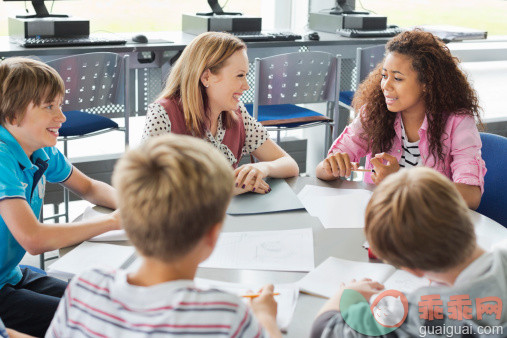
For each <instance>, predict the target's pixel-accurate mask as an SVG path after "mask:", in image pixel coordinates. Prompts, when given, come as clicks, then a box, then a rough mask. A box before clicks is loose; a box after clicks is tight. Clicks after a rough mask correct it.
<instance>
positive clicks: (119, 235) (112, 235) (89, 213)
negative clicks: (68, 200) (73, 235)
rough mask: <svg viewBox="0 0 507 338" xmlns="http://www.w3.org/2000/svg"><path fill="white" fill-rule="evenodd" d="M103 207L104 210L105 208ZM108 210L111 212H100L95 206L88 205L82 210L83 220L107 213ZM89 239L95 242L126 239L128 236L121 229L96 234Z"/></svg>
mask: <svg viewBox="0 0 507 338" xmlns="http://www.w3.org/2000/svg"><path fill="white" fill-rule="evenodd" d="M103 209H104V210H106V209H105V208H103ZM109 212H111V210H107V212H101V211H99V210H97V208H96V207H91V206H88V207H86V209H85V211H84V212H83V220H90V219H94V218H97V217H102V216H104V215H106V214H108V213H109ZM89 240H90V241H95V242H109V241H127V240H128V237H127V234H126V233H125V230H123V229H121V230H111V231H108V232H104V233H103V234H100V235H97V236H95V237H93V238H90V239H89Z"/></svg>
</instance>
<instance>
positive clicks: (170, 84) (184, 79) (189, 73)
mask: <svg viewBox="0 0 507 338" xmlns="http://www.w3.org/2000/svg"><path fill="white" fill-rule="evenodd" d="M244 49H246V45H245V43H244V42H243V41H241V40H240V39H238V38H237V37H235V36H234V35H231V34H228V33H220V32H207V33H203V34H201V35H199V36H197V37H196V38H195V39H193V40H192V42H190V44H189V45H188V46H187V47H185V49H184V50H183V53H182V54H181V56H180V58H179V59H178V61H177V62H176V64H175V65H174V67H173V68H172V69H171V73H170V74H169V77H168V78H167V83H166V86H165V88H164V90H163V91H162V93H161V94H160V96H159V97H158V99H157V100H159V99H162V98H172V99H177V100H180V102H179V103H180V104H181V106H182V110H183V114H184V116H185V123H186V127H187V130H188V131H189V132H191V133H193V134H194V135H195V136H199V137H202V136H203V135H204V133H205V131H206V123H207V122H208V116H207V108H208V107H207V104H208V97H207V95H206V88H205V87H204V85H203V84H202V82H201V75H202V74H203V73H204V71H206V70H208V69H209V70H210V72H211V73H212V74H218V72H219V71H220V69H222V67H223V66H224V65H225V63H226V61H227V59H228V58H229V57H231V56H232V55H233V54H234V53H236V52H237V51H240V50H244ZM223 121H224V126H225V127H226V128H230V127H231V125H232V123H233V122H234V121H235V116H234V115H232V113H231V112H228V114H225V115H224V116H223Z"/></svg>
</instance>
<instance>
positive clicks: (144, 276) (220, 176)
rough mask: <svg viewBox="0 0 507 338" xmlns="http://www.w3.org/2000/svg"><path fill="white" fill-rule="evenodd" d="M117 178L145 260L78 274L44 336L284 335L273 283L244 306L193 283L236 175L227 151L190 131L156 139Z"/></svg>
mask: <svg viewBox="0 0 507 338" xmlns="http://www.w3.org/2000/svg"><path fill="white" fill-rule="evenodd" d="M113 184H114V186H115V187H116V189H118V190H117V191H118V199H119V207H120V213H121V220H122V223H123V225H124V228H125V231H126V232H127V234H128V236H129V238H130V240H131V242H132V243H133V245H134V246H135V247H136V248H137V251H138V253H139V254H140V255H141V257H142V264H141V265H140V266H139V268H138V269H136V270H135V271H134V272H130V273H129V272H126V271H114V270H107V269H95V270H91V271H88V272H85V273H83V274H82V275H80V276H77V277H76V278H74V279H73V280H72V281H71V283H70V284H69V287H68V288H67V291H66V292H65V295H64V297H63V298H62V301H61V303H60V305H59V307H58V310H57V313H56V315H55V317H54V319H53V321H52V323H51V326H50V328H49V330H48V336H50V337H145V336H172V335H174V336H195V337H199V336H203V337H204V336H206V337H263V336H265V335H266V333H268V334H269V335H270V336H271V337H279V336H281V333H280V331H279V329H278V327H277V325H276V319H275V318H276V311H277V305H276V302H275V300H274V298H273V286H272V285H268V286H266V287H264V288H263V290H262V292H261V296H260V297H258V298H256V299H254V300H253V301H251V303H250V306H248V305H246V304H245V303H243V301H242V300H241V299H239V298H238V297H237V296H234V295H230V294H227V293H224V292H222V291H218V290H213V289H212V290H201V289H198V288H197V287H195V286H194V284H193V279H194V276H195V273H196V270H197V267H198V265H199V263H201V262H202V261H204V260H205V259H206V258H208V257H209V256H210V255H211V253H212V251H213V248H214V247H215V244H216V242H217V240H218V236H219V234H220V231H221V228H222V223H223V220H224V217H225V211H226V209H227V205H228V204H229V201H230V198H231V194H232V188H233V172H232V170H231V168H230V165H229V164H228V163H227V161H226V160H225V158H224V157H223V155H222V154H220V153H219V152H218V151H217V150H216V149H215V148H213V147H212V146H210V145H209V144H207V143H206V142H204V141H202V140H200V139H197V138H194V137H189V136H180V135H178V136H176V135H172V134H167V135H163V136H158V137H154V138H152V139H149V140H147V141H146V142H145V143H143V144H142V145H141V146H140V147H139V148H137V149H134V150H130V151H128V152H127V153H126V154H125V156H124V157H123V158H122V159H121V160H120V161H119V162H118V164H117V166H116V168H115V170H114V173H113ZM254 315H255V317H254ZM256 317H257V318H256ZM261 325H262V326H261Z"/></svg>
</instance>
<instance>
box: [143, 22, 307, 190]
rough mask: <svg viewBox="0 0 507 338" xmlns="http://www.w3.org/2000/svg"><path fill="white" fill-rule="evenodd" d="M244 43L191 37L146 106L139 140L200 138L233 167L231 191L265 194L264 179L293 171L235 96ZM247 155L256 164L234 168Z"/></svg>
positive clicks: (243, 68)
mask: <svg viewBox="0 0 507 338" xmlns="http://www.w3.org/2000/svg"><path fill="white" fill-rule="evenodd" d="M248 66H249V65H248V57H247V54H246V45H245V44H244V42H243V41H241V40H240V39H238V38H236V37H234V36H233V35H231V34H227V33H218V32H208V33H203V34H201V35H199V36H197V37H196V38H195V39H194V40H193V41H192V42H191V43H190V44H189V45H188V46H187V47H186V48H185V49H184V50H183V53H182V54H181V57H180V58H179V59H178V61H177V62H176V64H175V66H174V68H173V69H172V71H171V73H170V75H169V77H168V79H167V84H166V87H165V88H164V90H163V91H162V93H161V94H160V96H159V98H158V99H157V100H156V101H155V102H154V103H153V104H151V105H150V106H149V107H148V112H147V115H146V122H145V126H144V131H143V139H145V138H148V137H152V136H156V135H160V134H164V133H176V134H186V135H192V136H195V137H199V138H202V139H204V140H206V141H208V142H209V143H211V144H212V145H213V146H215V147H216V148H217V149H218V150H219V151H220V152H221V153H223V154H224V156H226V158H227V160H228V161H229V163H230V164H231V165H232V167H233V168H234V169H235V170H234V174H235V194H241V193H244V192H247V191H252V192H256V193H261V194H262V193H268V192H269V191H270V188H269V186H268V184H266V182H265V181H264V178H266V177H276V178H285V177H292V176H296V175H298V174H299V168H298V165H297V164H296V162H295V161H294V159H292V157H290V156H289V155H288V154H287V153H286V152H285V151H284V150H283V149H282V148H280V147H279V146H278V145H277V144H276V143H274V142H273V141H272V140H271V139H269V137H268V133H267V131H266V130H265V129H264V127H263V126H262V125H261V124H260V123H259V122H257V121H256V120H255V119H254V118H253V117H251V116H250V115H249V114H248V112H247V111H246V109H245V107H244V106H243V104H242V103H241V102H240V100H239V98H240V96H241V94H243V92H244V91H246V90H248V89H249V85H248V83H247V81H246V76H247V73H248ZM248 154H252V155H253V156H254V157H255V158H256V159H257V160H258V161H259V162H257V163H250V164H246V165H242V166H240V167H238V163H239V161H240V160H241V157H243V156H244V155H248Z"/></svg>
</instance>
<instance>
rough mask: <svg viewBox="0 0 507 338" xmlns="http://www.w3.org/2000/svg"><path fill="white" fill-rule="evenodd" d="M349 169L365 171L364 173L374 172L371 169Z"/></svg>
mask: <svg viewBox="0 0 507 338" xmlns="http://www.w3.org/2000/svg"><path fill="white" fill-rule="evenodd" d="M350 171H362V172H366V173H374V172H375V170H373V169H350Z"/></svg>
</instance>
